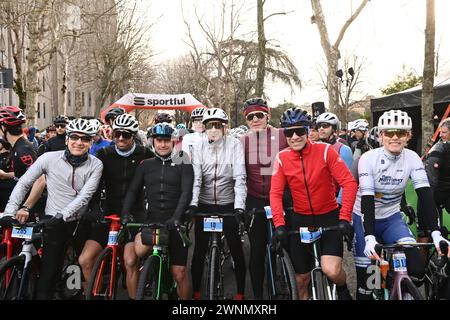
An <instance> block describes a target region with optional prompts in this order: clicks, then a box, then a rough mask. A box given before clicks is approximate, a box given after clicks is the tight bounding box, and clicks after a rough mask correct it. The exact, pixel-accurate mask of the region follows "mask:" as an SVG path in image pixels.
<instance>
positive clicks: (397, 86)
mask: <svg viewBox="0 0 450 320" xmlns="http://www.w3.org/2000/svg"><path fill="white" fill-rule="evenodd" d="M421 84H422V77H421V76H418V75H417V74H416V73H415V72H414V71H413V70H411V69H409V70H407V69H406V67H405V66H404V65H403V66H402V72H401V73H400V74H399V75H397V76H396V77H395V79H394V80H393V81H391V82H390V83H389V84H388V85H387V86H386V87H384V88H381V89H380V91H381V93H382V94H383V95H390V94H393V93H397V92H401V91H403V90H406V89H409V88H412V87H415V86H418V85H421Z"/></svg>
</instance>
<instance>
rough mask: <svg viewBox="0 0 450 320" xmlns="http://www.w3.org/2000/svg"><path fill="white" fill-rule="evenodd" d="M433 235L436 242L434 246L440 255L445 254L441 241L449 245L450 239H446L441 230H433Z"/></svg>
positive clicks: (449, 253)
mask: <svg viewBox="0 0 450 320" xmlns="http://www.w3.org/2000/svg"><path fill="white" fill-rule="evenodd" d="M431 237H432V238H433V243H434V246H435V247H436V250H437V252H438V253H439V255H443V253H442V250H441V246H440V242H445V243H447V245H449V244H450V241H448V240H447V239H445V238H444V237H443V236H442V235H441V232H440V231H439V230H435V231H433V232H432V233H431ZM447 257H449V258H450V250H448V252H447Z"/></svg>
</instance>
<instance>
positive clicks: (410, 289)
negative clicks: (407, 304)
mask: <svg viewBox="0 0 450 320" xmlns="http://www.w3.org/2000/svg"><path fill="white" fill-rule="evenodd" d="M400 288H401V289H402V295H401V299H402V300H423V297H422V295H421V294H420V292H419V289H417V287H416V286H415V285H414V283H413V282H412V281H411V280H409V279H403V280H402V282H401V284H400Z"/></svg>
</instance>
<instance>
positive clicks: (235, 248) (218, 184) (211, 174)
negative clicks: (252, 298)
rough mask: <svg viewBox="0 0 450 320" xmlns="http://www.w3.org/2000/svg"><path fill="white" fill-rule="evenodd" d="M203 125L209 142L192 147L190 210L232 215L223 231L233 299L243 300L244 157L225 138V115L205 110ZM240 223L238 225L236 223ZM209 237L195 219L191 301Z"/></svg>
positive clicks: (200, 221) (238, 144)
mask: <svg viewBox="0 0 450 320" xmlns="http://www.w3.org/2000/svg"><path fill="white" fill-rule="evenodd" d="M202 121H203V125H205V128H206V134H207V137H208V140H202V142H201V143H199V144H197V145H195V146H194V152H193V158H192V165H193V167H194V174H195V179H194V186H193V191H192V201H191V207H190V211H191V212H195V211H197V210H199V211H200V212H204V213H216V212H218V213H229V212H233V211H234V212H235V214H236V219H235V218H234V217H225V218H224V219H223V230H224V233H225V237H226V240H227V243H228V246H229V248H230V251H231V255H232V257H233V261H234V266H235V270H234V271H235V276H236V283H237V295H236V296H235V299H236V300H242V299H244V289H245V273H246V269H245V259H244V252H243V249H242V243H241V237H240V235H239V231H240V230H239V229H240V225H241V227H242V223H241V222H242V219H243V214H244V209H245V198H246V196H247V187H246V184H245V179H246V174H245V158H244V152H243V148H242V144H241V142H240V141H239V140H238V139H235V138H233V137H230V136H227V135H226V130H227V125H228V115H227V114H226V113H225V111H223V110H222V109H219V108H211V109H207V110H206V111H205V113H204V114H203V120H202ZM237 220H238V221H239V223H238V221H237ZM208 239H209V234H208V233H207V232H204V231H203V219H201V218H200V217H198V218H196V219H195V248H194V254H193V257H192V267H191V271H192V286H193V289H194V299H200V283H201V279H202V273H203V264H204V260H205V254H206V251H207V250H208Z"/></svg>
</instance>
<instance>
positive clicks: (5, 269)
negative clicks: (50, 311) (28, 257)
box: [0, 255, 37, 300]
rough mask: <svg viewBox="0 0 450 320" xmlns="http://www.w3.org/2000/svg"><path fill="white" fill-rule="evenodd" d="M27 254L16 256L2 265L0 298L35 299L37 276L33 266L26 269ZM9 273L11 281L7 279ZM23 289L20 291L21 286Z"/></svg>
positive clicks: (0, 271) (0, 267) (0, 270)
mask: <svg viewBox="0 0 450 320" xmlns="http://www.w3.org/2000/svg"><path fill="white" fill-rule="evenodd" d="M24 264H25V256H22V255H20V256H15V257H12V258H11V259H9V260H8V261H6V262H5V263H4V264H3V265H2V266H0V300H33V299H34V293H35V288H36V281H37V276H36V275H35V274H34V272H33V270H32V268H31V266H30V267H28V268H27V270H24V267H25V266H24ZM7 274H9V281H7ZM21 285H22V290H21V292H19V291H20V286H21Z"/></svg>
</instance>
